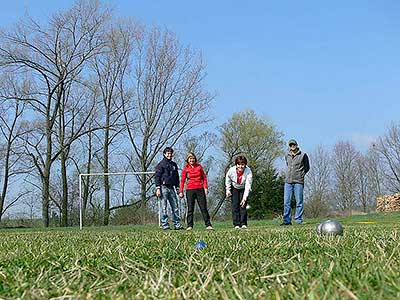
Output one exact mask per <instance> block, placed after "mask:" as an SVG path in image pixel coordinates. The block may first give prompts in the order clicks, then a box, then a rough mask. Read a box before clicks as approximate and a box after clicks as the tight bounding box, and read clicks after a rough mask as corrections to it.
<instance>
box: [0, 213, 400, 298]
mask: <svg viewBox="0 0 400 300" xmlns="http://www.w3.org/2000/svg"><path fill="white" fill-rule="evenodd" d="M339 220H340V221H341V222H342V224H343V225H344V228H345V234H344V235H343V236H338V237H320V236H317V235H316V234H315V225H316V224H317V223H318V222H320V220H307V223H306V224H305V225H302V226H290V227H289V226H285V227H284V228H282V227H279V226H277V224H278V221H253V222H250V228H249V229H248V230H234V229H231V224H230V222H221V223H218V224H214V225H215V228H216V230H215V231H213V232H207V231H205V230H204V229H203V228H204V226H202V224H200V223H199V222H198V223H196V227H195V230H193V231H191V232H187V231H169V232H163V231H160V230H159V229H158V228H157V227H156V226H124V227H110V228H87V229H84V230H83V231H79V230H78V229H76V228H70V229H58V230H57V229H52V230H44V229H41V230H32V229H24V230H11V231H10V230H2V231H0V299H3V298H4V299H16V298H19V299H50V298H54V299H126V298H127V299H182V298H187V299H318V300H319V299H399V298H400V279H399V277H400V271H399V270H400V214H398V213H397V214H390V215H383V214H372V215H366V216H355V217H348V218H341V219H339ZM371 221H375V222H377V223H376V224H363V223H359V222H371ZM199 240H204V241H205V242H206V243H207V247H206V248H205V249H204V250H203V251H195V250H194V244H195V243H196V242H197V241H199Z"/></svg>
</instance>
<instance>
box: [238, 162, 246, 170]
mask: <svg viewBox="0 0 400 300" xmlns="http://www.w3.org/2000/svg"><path fill="white" fill-rule="evenodd" d="M244 168H246V164H243V163H240V164H237V165H236V169H237V170H238V171H243V170H244Z"/></svg>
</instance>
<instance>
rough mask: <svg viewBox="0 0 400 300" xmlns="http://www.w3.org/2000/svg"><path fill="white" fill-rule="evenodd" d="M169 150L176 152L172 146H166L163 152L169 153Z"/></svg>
mask: <svg viewBox="0 0 400 300" xmlns="http://www.w3.org/2000/svg"><path fill="white" fill-rule="evenodd" d="M167 152H171V153H174V149H172V147H166V148H165V149H164V151H163V154H165V153H167Z"/></svg>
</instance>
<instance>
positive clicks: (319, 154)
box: [305, 146, 332, 218]
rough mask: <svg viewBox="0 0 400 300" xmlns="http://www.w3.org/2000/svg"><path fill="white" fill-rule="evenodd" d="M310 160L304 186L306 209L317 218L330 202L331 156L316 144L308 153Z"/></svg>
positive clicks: (327, 208)
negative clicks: (314, 148)
mask: <svg viewBox="0 0 400 300" xmlns="http://www.w3.org/2000/svg"><path fill="white" fill-rule="evenodd" d="M310 160H311V161H312V164H311V168H310V171H309V172H308V174H307V184H306V186H305V198H306V203H307V210H306V211H307V214H308V215H310V216H311V217H313V218H317V217H321V216H324V215H327V214H328V211H329V207H330V204H331V203H330V202H331V200H330V194H331V185H332V180H331V173H332V170H331V164H330V163H331V157H330V154H329V153H328V152H327V151H326V150H324V148H323V147H322V146H318V147H317V148H316V150H315V151H314V152H313V153H311V154H310Z"/></svg>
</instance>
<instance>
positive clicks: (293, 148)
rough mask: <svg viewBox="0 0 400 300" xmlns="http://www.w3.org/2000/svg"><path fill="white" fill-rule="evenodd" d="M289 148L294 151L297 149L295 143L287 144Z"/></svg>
mask: <svg viewBox="0 0 400 300" xmlns="http://www.w3.org/2000/svg"><path fill="white" fill-rule="evenodd" d="M289 149H290V151H293V152H294V151H296V150H297V145H296V144H290V145H289Z"/></svg>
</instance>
